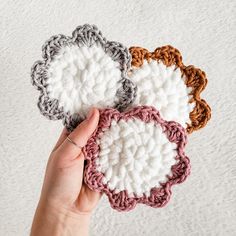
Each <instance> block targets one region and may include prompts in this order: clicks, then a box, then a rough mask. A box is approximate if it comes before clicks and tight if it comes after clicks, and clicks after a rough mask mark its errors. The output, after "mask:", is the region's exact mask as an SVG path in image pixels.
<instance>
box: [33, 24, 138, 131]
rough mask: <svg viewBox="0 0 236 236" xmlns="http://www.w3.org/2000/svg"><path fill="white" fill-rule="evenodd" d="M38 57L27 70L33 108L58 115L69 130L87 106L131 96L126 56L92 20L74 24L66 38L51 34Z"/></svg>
mask: <svg viewBox="0 0 236 236" xmlns="http://www.w3.org/2000/svg"><path fill="white" fill-rule="evenodd" d="M42 51H43V53H42V57H43V60H40V61H36V62H35V63H34V65H33V66H32V69H31V78H32V84H33V85H34V86H35V87H36V88H37V89H38V90H39V91H40V96H39V101H38V107H39V109H40V111H41V113H42V114H43V115H44V116H46V117H47V118H49V119H51V120H58V119H62V120H63V123H64V125H65V126H66V127H67V129H68V130H70V131H72V130H73V129H74V128H75V127H76V126H77V125H78V123H79V122H81V121H82V120H83V119H84V118H85V117H86V115H87V112H88V110H89V108H90V107H92V106H96V107H98V108H108V107H114V108H117V109H118V110H120V111H121V110H124V109H125V108H126V107H127V106H128V105H129V104H130V103H132V102H133V100H134V98H135V96H136V86H135V85H134V84H133V83H132V82H131V81H130V80H129V79H128V78H127V71H128V70H129V69H130V63H131V56H130V54H129V51H128V49H127V48H126V47H124V46H123V45H122V44H121V43H118V42H114V41H108V40H106V38H104V37H103V36H102V33H101V32H100V31H99V30H98V28H97V27H96V26H94V25H88V24H85V25H83V26H78V27H77V28H76V29H75V30H74V31H73V33H72V37H69V36H65V35H61V34H59V35H56V36H52V37H51V38H50V39H49V40H47V41H46V42H45V44H44V45H43V48H42Z"/></svg>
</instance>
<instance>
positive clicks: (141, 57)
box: [129, 45, 211, 133]
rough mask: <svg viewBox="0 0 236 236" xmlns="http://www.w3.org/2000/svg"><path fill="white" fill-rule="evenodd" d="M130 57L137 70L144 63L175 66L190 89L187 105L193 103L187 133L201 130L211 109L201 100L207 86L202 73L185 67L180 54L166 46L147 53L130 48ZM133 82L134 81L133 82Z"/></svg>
mask: <svg viewBox="0 0 236 236" xmlns="http://www.w3.org/2000/svg"><path fill="white" fill-rule="evenodd" d="M129 51H130V53H131V55H132V62H131V64H132V66H133V67H136V68H139V67H141V66H142V65H143V63H144V61H145V60H146V61H147V62H150V61H151V60H156V61H157V62H160V61H161V62H162V63H163V64H164V65H165V66H167V67H170V66H175V67H176V69H177V68H179V69H180V71H181V77H182V78H183V77H185V80H184V82H185V84H186V86H187V87H188V88H189V89H190V92H189V94H188V95H189V97H190V99H189V103H195V106H194V108H193V110H192V111H191V112H190V114H189V118H190V121H191V122H190V123H187V128H186V129H187V132H188V133H192V132H193V131H196V130H198V129H200V128H203V127H204V126H205V125H206V124H207V122H208V120H209V119H210V118H211V108H210V107H209V105H208V104H207V103H206V101H205V100H204V99H201V97H200V93H201V92H202V91H203V90H204V88H205V87H206V85H207V78H206V74H205V72H204V71H202V70H201V69H199V68H196V67H194V66H193V65H189V66H185V65H184V64H183V61H182V56H181V53H180V52H179V50H178V49H176V48H174V47H172V46H170V45H167V46H163V47H158V48H156V49H155V51H154V52H149V51H148V50H147V49H145V48H142V47H130V49H129ZM134 82H135V81H134Z"/></svg>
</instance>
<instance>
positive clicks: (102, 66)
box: [47, 45, 121, 117]
mask: <svg viewBox="0 0 236 236" xmlns="http://www.w3.org/2000/svg"><path fill="white" fill-rule="evenodd" d="M120 78H121V71H120V69H119V63H118V62H115V61H113V60H112V58H111V57H110V56H108V55H107V54H106V53H105V52H104V50H103V49H102V48H101V47H99V46H97V45H93V46H91V47H87V46H83V47H77V46H66V47H64V48H62V49H61V51H60V52H59V54H58V55H57V56H56V57H55V58H54V60H53V61H52V62H51V63H50V66H49V70H48V80H47V84H48V87H47V89H48V92H49V96H50V97H51V98H55V99H58V100H59V105H60V106H62V107H63V109H64V111H65V112H68V111H69V112H70V113H71V114H73V113H78V112H79V114H80V115H82V116H83V117H85V116H86V114H87V112H88V110H89V108H90V107H91V106H96V107H98V108H104V107H112V106H114V103H115V97H116V91H117V89H118V88H119V83H118V81H119V80H120Z"/></svg>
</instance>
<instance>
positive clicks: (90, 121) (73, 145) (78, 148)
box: [58, 108, 99, 160]
mask: <svg viewBox="0 0 236 236" xmlns="http://www.w3.org/2000/svg"><path fill="white" fill-rule="evenodd" d="M98 121H99V111H98V109H96V108H92V109H91V110H90V112H89V115H88V117H87V118H86V120H84V121H83V122H82V123H80V124H79V125H78V126H77V127H76V129H75V130H74V131H73V132H71V133H70V135H69V136H68V137H69V140H68V139H65V140H64V142H63V143H62V144H61V146H60V147H59V148H58V151H59V152H60V154H61V155H62V156H63V158H66V159H69V160H74V159H75V158H77V157H78V156H79V155H80V154H81V152H82V148H83V147H84V146H85V145H86V143H87V141H88V139H89V138H90V136H91V135H92V133H93V132H94V131H95V129H96V127H97V125H98ZM70 140H71V141H70Z"/></svg>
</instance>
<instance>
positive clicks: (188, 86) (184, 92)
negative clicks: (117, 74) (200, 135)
mask: <svg viewBox="0 0 236 236" xmlns="http://www.w3.org/2000/svg"><path fill="white" fill-rule="evenodd" d="M130 53H131V55H132V69H131V71H130V79H131V80H133V82H134V83H135V84H136V85H137V88H138V89H137V97H136V100H135V104H134V106H135V105H150V106H154V107H156V108H157V109H158V110H159V111H160V114H161V116H162V117H163V118H164V119H166V120H170V121H171V120H174V121H176V122H178V123H180V124H181V125H182V126H183V127H185V128H186V129H187V132H188V133H191V132H193V131H195V130H198V129H200V128H202V127H204V126H205V125H206V123H207V122H208V120H209V119H210V117H211V110H210V107H209V106H208V104H207V103H206V102H205V100H203V99H201V98H200V93H201V92H202V90H203V89H204V88H205V86H206V84H207V79H206V75H205V73H204V72H203V71H201V70H200V69H198V68H195V67H194V66H192V65H191V66H185V65H184V64H183V62H182V56H181V54H180V52H179V51H178V50H177V49H175V48H173V47H172V46H164V47H159V48H157V49H156V50H155V51H154V52H149V51H148V50H147V49H145V48H141V47H131V48H130Z"/></svg>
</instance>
